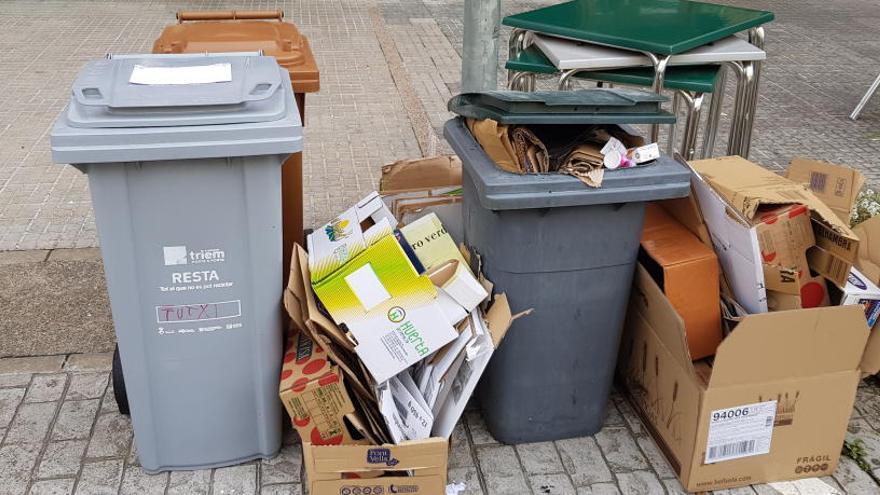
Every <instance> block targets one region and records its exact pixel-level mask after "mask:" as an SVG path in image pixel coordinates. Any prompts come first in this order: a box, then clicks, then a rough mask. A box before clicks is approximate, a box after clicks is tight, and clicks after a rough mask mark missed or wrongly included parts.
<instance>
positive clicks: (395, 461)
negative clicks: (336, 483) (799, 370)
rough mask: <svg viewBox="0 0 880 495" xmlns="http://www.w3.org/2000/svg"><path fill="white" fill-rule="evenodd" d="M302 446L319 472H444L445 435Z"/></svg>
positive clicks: (447, 445)
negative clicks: (391, 442) (378, 442)
mask: <svg viewBox="0 0 880 495" xmlns="http://www.w3.org/2000/svg"><path fill="white" fill-rule="evenodd" d="M303 448H304V449H308V450H309V453H310V457H311V464H312V466H313V467H314V470H315V472H316V473H317V474H319V475H321V474H329V473H334V474H335V473H349V472H358V471H375V470H385V471H407V470H414V471H416V474H431V473H432V472H434V471H437V470H439V469H443V473H445V472H446V471H445V469H446V462H447V454H448V449H449V442H448V441H447V440H446V439H445V438H428V439H425V440H413V441H406V442H402V443H400V444H397V445H387V444H386V445H381V446H377V445H321V446H316V445H311V444H309V443H304V444H303ZM382 459H386V460H387V462H385V461H381V460H382ZM371 461H372V462H371ZM420 472H421V473H420ZM437 474H439V473H437Z"/></svg>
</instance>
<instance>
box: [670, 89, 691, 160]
mask: <svg viewBox="0 0 880 495" xmlns="http://www.w3.org/2000/svg"><path fill="white" fill-rule="evenodd" d="M682 93H684V91H675V92H674V94H673V95H672V115H674V116H675V122H673V123H671V124H669V133H668V136H667V137H666V154H667V155H669V156H672V152H673V151H675V128H676V127H677V125H676V124H678V109H679V107H681V98H682ZM684 132H685V134H687V130H685V131H684Z"/></svg>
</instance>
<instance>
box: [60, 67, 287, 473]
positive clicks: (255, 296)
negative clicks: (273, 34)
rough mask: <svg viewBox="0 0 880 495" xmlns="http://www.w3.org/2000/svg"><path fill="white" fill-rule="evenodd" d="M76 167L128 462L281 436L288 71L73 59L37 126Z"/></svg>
mask: <svg viewBox="0 0 880 495" xmlns="http://www.w3.org/2000/svg"><path fill="white" fill-rule="evenodd" d="M51 145H52V157H53V160H54V161H55V162H58V163H70V164H73V165H74V166H75V167H77V168H78V169H80V170H82V171H83V172H85V173H86V174H88V178H89V188H90V189H91V194H92V202H93V205H94V210H95V220H96V224H97V227H98V234H99V237H100V243H101V252H102V254H103V258H104V266H105V271H106V277H107V288H108V291H109V294H110V305H111V309H112V312H113V323H114V326H115V328H116V337H117V341H118V345H119V351H120V354H121V358H122V369H123V373H124V377H125V388H126V391H127V395H128V403H129V405H130V411H131V416H132V421H133V424H134V432H135V442H136V444H137V451H138V455H139V457H140V463H141V465H142V466H143V468H144V469H145V470H146V471H148V472H155V471H162V470H176V469H187V470H188V469H199V468H206V467H214V466H222V465H228V464H235V463H239V462H244V461H247V460H249V459H253V458H258V457H271V456H273V455H275V454H276V453H277V451H278V449H279V448H280V443H281V424H282V419H281V418H282V416H281V404H280V402H279V401H278V381H279V375H280V365H281V356H282V328H281V325H282V321H281V315H282V313H281V308H280V299H281V290H280V288H281V286H282V281H281V278H282V273H281V272H282V268H281V266H282V263H281V182H280V181H281V163H282V162H283V161H284V160H285V158H286V157H287V156H288V155H289V154H290V153H294V152H298V151H300V150H301V149H302V132H301V123H300V118H299V113H298V111H297V108H296V103H295V102H294V99H293V93H292V90H291V86H290V79H289V76H288V74H287V71H285V70H283V69H281V68H279V67H278V64H277V63H276V62H275V60H274V59H273V58H272V57H263V56H258V55H256V54H225V55H132V56H114V57H111V58H108V59H106V60H100V61H94V62H91V63H89V64H87V65H86V66H85V68H84V69H83V70H82V72H80V74H79V76H78V77H77V79H76V81H75V83H74V85H73V95H72V98H71V100H70V103H69V105H68V106H67V108H66V109H65V110H64V111H63V113H62V115H61V116H60V117H59V118H58V120H57V122H56V123H55V126H54V128H53V129H52V133H51Z"/></svg>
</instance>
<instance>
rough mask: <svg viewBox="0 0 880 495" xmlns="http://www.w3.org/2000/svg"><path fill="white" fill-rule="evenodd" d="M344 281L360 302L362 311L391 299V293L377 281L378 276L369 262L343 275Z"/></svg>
mask: <svg viewBox="0 0 880 495" xmlns="http://www.w3.org/2000/svg"><path fill="white" fill-rule="evenodd" d="M345 282H346V283H347V284H348V287H349V288H351V291H352V292H354V295H356V296H357V298H358V300H359V301H360V302H361V306H363V307H364V311H369V310H371V309H373V308H375V307H376V306H378V305H380V304H382V303H383V302H385V301H387V300H389V299H391V294H389V293H388V291H387V290H386V289H385V286H384V285H382V282H381V281H379V277H378V276H377V275H376V272H374V271H373V267H372V266H370V264H369V263H367V264H366V265H364V266H362V267H360V268H358V269H357V270H355V271H353V272H351V273H350V274H349V275H348V276H347V277H345Z"/></svg>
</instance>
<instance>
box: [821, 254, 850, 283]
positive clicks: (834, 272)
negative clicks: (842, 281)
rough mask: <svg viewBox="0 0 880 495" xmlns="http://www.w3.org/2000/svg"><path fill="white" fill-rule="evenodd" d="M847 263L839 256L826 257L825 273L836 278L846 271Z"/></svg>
mask: <svg viewBox="0 0 880 495" xmlns="http://www.w3.org/2000/svg"><path fill="white" fill-rule="evenodd" d="M847 268H848V265H847V264H846V263H844V262H843V260H841V259H840V258H837V257H835V256H829V257H828V268H827V269H826V274H827V275H828V277H830V278H838V277H842V276H843V274H844V273H845V272H846V269H847Z"/></svg>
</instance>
